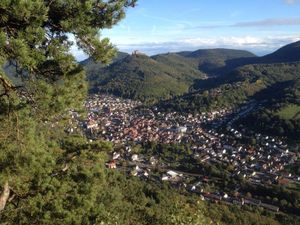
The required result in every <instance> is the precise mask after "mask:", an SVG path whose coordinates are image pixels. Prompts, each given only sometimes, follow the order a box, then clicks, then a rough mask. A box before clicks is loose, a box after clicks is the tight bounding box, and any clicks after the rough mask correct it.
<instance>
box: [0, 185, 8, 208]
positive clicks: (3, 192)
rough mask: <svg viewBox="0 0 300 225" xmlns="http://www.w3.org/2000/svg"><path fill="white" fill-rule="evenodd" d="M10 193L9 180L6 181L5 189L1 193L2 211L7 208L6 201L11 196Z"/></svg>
mask: <svg viewBox="0 0 300 225" xmlns="http://www.w3.org/2000/svg"><path fill="white" fill-rule="evenodd" d="M9 194H10V189H9V185H8V182H7V181H6V183H5V184H4V187H3V191H2V193H1V195H0V211H2V210H3V209H4V208H5V205H6V202H7V200H8V198H9Z"/></svg>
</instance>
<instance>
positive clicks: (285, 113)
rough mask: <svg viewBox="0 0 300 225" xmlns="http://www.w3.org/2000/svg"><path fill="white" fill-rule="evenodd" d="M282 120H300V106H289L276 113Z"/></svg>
mask: <svg viewBox="0 0 300 225" xmlns="http://www.w3.org/2000/svg"><path fill="white" fill-rule="evenodd" d="M276 114H277V115H278V116H279V117H280V118H282V119H287V120H290V119H300V105H294V104H291V105H288V106H286V107H284V108H282V109H281V110H280V111H278V112H277V113H276Z"/></svg>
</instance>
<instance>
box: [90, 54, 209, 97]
mask: <svg viewBox="0 0 300 225" xmlns="http://www.w3.org/2000/svg"><path fill="white" fill-rule="evenodd" d="M179 62H180V60H177V61H176V60H175V61H173V62H172V64H169V63H163V62H159V61H156V60H155V59H154V58H151V57H148V56H146V55H144V54H133V55H127V56H126V57H125V58H123V59H120V60H117V61H116V62H115V63H113V64H111V65H109V66H107V67H105V68H99V70H98V72H97V73H96V72H95V73H93V74H89V73H88V78H89V80H90V84H91V86H92V88H93V91H97V92H98V91H101V92H108V93H112V94H115V95H119V96H123V97H127V98H135V99H140V100H157V99H166V98H170V97H172V96H175V95H180V94H183V93H186V92H188V90H189V87H190V85H191V84H193V81H194V80H195V79H204V78H205V77H206V75H205V74H204V73H202V72H201V71H199V70H197V69H194V68H192V67H191V66H190V64H189V62H181V63H180V65H178V64H177V63H179ZM96 76H97V78H96Z"/></svg>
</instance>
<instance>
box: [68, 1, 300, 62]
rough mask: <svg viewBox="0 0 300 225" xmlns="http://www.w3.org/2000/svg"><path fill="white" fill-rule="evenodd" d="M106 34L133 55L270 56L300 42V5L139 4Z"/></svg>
mask: <svg viewBox="0 0 300 225" xmlns="http://www.w3.org/2000/svg"><path fill="white" fill-rule="evenodd" d="M100 34H101V35H100V38H104V37H108V38H109V39H110V40H111V42H112V43H113V44H114V45H115V46H116V47H117V48H118V49H119V50H120V51H123V52H128V53H131V52H132V51H134V50H139V51H141V52H143V53H146V54H148V55H155V54H159V53H166V52H177V51H186V50H190V51H191V50H197V49H207V48H233V49H245V50H249V51H251V52H253V53H255V54H257V55H264V54H267V53H270V52H272V51H274V50H276V49H278V48H280V47H282V46H283V45H285V44H288V43H291V42H294V41H298V40H300V0H138V3H137V5H136V6H135V7H134V8H129V9H127V11H126V17H125V19H123V20H122V21H120V22H119V23H118V24H117V25H116V26H115V27H113V28H112V29H110V30H103V31H100ZM73 52H74V54H75V55H76V57H77V58H78V59H82V58H84V57H85V56H84V55H83V54H82V53H81V52H79V51H77V50H74V51H73Z"/></svg>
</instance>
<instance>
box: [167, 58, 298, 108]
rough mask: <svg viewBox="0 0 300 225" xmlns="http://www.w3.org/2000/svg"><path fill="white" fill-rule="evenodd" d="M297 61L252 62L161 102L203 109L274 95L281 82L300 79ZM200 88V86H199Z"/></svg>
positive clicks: (169, 105) (232, 105)
mask: <svg viewBox="0 0 300 225" xmlns="http://www.w3.org/2000/svg"><path fill="white" fill-rule="evenodd" d="M299 71H300V63H298V62H296V63H279V64H254V65H247V66H243V67H241V68H238V69H236V70H235V71H233V72H232V73H231V74H229V75H227V76H225V77H220V78H216V79H212V80H207V81H204V84H207V85H206V86H205V85H202V86H201V88H200V89H199V90H197V91H194V92H193V93H189V94H186V95H184V96H182V97H180V98H175V99H173V100H170V101H166V102H164V103H162V105H161V106H163V107H164V108H166V109H173V110H174V109H175V110H180V111H189V112H194V111H203V110H204V111H206V110H210V109H218V108H221V107H234V106H237V105H238V104H241V103H243V102H245V101H247V100H251V99H256V100H264V99H271V98H276V95H275V93H279V92H280V90H282V89H283V88H285V86H284V85H283V84H285V83H286V82H292V81H295V80H296V79H299V78H300V73H299ZM198 87H200V85H198Z"/></svg>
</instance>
